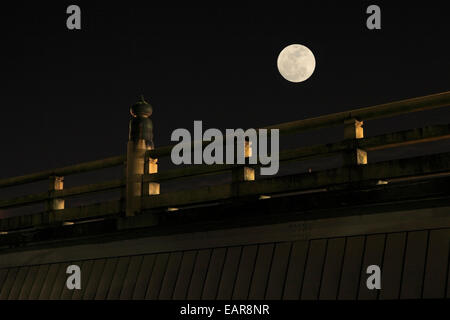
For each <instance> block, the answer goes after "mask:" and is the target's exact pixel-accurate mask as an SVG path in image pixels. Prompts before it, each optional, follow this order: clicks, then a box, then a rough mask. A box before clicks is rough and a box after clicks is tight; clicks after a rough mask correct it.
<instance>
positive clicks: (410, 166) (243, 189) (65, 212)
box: [0, 92, 450, 236]
mask: <svg viewBox="0 0 450 320" xmlns="http://www.w3.org/2000/svg"><path fill="white" fill-rule="evenodd" d="M448 106H450V92H444V93H440V94H434V95H430V96H425V97H420V98H414V99H409V100H403V101H398V102H393V103H387V104H382V105H378V106H373V107H368V108H362V109H356V110H351V111H345V112H340V113H335V114H330V115H325V116H320V117H316V118H311V119H305V120H299V121H293V122H288V123H282V124H278V125H273V126H268V127H265V128H262V129H279V130H280V134H281V135H282V136H283V135H288V134H293V133H298V132H303V131H308V130H315V129H321V128H328V127H333V126H343V138H344V139H343V140H342V141H340V142H337V143H330V144H322V145H313V146H307V147H302V148H295V149H288V150H281V151H280V154H279V161H280V165H282V164H283V163H286V162H291V161H302V160H305V159H314V158H319V157H329V156H332V155H343V157H344V165H343V166H342V167H339V168H333V169H328V170H323V171H318V172H307V173H299V174H293V175H288V176H274V177H270V178H264V179H255V175H254V169H255V168H257V167H259V166H261V165H260V164H256V165H249V164H244V165H218V164H215V165H191V166H187V167H182V168H174V169H171V170H167V171H163V172H158V169H157V165H156V162H157V161H158V160H157V159H162V158H164V157H168V156H170V154H171V150H172V148H173V147H174V146H173V145H169V146H165V147H158V148H156V149H150V150H147V151H145V152H144V153H143V155H142V157H143V159H142V160H143V165H144V168H143V174H136V175H135V176H133V177H128V178H127V177H124V178H123V179H118V180H113V181H106V182H101V183H95V184H90V185H83V186H78V187H72V188H68V189H64V186H63V184H64V179H65V178H66V177H68V176H70V175H73V174H78V173H83V172H90V171H95V170H100V169H105V168H110V167H117V166H124V165H126V163H127V156H126V155H121V156H117V157H112V158H107V159H102V160H97V161H92V162H86V163H81V164H77V165H73V166H68V167H64V168H59V169H54V170H47V171H43V172H38V173H34V174H29V175H24V176H19V177H13V178H6V179H1V180H0V188H2V189H3V188H8V187H12V186H19V185H24V184H28V183H32V182H36V181H42V180H48V181H49V188H48V190H47V191H44V192H41V193H37V194H31V195H26V196H21V197H15V198H11V199H5V200H0V209H8V208H13V207H20V206H25V205H31V204H36V203H45V210H44V211H43V212H40V213H36V214H28V215H23V216H18V217H9V218H4V219H0V236H1V235H6V234H8V233H14V232H22V231H24V230H28V229H35V228H46V227H48V226H58V225H64V224H65V225H67V224H72V223H78V222H84V223H86V222H88V221H91V220H92V221H93V220H98V219H99V218H100V219H103V218H108V219H120V220H121V221H122V224H123V220H124V219H125V220H126V219H132V218H131V217H127V214H126V212H127V208H128V207H127V203H130V202H134V203H135V205H136V206H137V209H138V210H137V214H144V215H145V214H146V213H145V212H147V211H154V210H160V211H164V210H167V209H169V211H174V210H178V209H182V208H183V207H184V206H192V205H198V204H205V203H209V202H218V201H219V202H220V201H225V200H226V201H228V200H232V199H236V198H239V197H245V198H248V197H250V198H255V199H257V198H260V197H262V198H269V197H271V196H272V195H275V194H280V193H289V192H297V191H305V190H311V189H321V190H327V188H337V187H341V188H346V187H355V186H368V185H377V184H380V183H383V184H384V183H389V181H393V180H395V179H399V178H405V177H418V176H426V175H436V174H448V173H450V152H443V153H440V154H434V155H427V156H421V157H414V158H407V159H397V160H389V161H382V162H377V163H373V164H371V163H369V162H368V158H367V152H368V151H372V150H380V149H387V148H393V147H399V146H404V145H411V144H417V143H425V142H430V141H437V140H443V139H448V138H450V124H448V123H446V124H441V125H432V126H426V127H423V128H416V129H411V130H404V131H399V132H394V133H385V134H382V135H378V136H373V137H364V133H363V121H366V120H372V119H380V118H388V117H394V116H397V115H401V114H406V113H411V112H417V111H424V110H430V109H434V108H440V107H448ZM447 122H448V121H447ZM207 143H209V142H204V144H207ZM447 151H448V150H447ZM128 157H129V155H128ZM132 160H133V161H135V160H136V159H132ZM128 161H130V160H129V159H128ZM223 173H231V175H232V182H231V183H228V184H222V185H214V186H208V187H201V188H195V189H188V190H181V191H176V192H168V193H164V192H161V189H160V184H162V185H163V186H164V183H165V182H166V181H169V180H178V179H183V178H188V177H200V176H203V175H217V174H223ZM130 178H131V179H130ZM130 181H132V183H139V188H140V192H139V196H133V197H130V196H129V194H127V193H126V192H122V199H119V200H112V201H105V202H102V203H98V204H94V205H87V206H81V207H74V208H65V206H64V201H65V200H66V199H69V198H71V197H74V196H80V195H86V194H92V193H95V192H101V191H107V190H117V189H120V190H125V189H126V187H127V183H130ZM162 191H164V188H163V189H162ZM130 198H132V199H130ZM132 215H134V214H132ZM128 216H130V214H128Z"/></svg>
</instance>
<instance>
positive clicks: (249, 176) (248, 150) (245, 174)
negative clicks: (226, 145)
mask: <svg viewBox="0 0 450 320" xmlns="http://www.w3.org/2000/svg"><path fill="white" fill-rule="evenodd" d="M244 154H245V159H246V160H247V159H248V158H250V157H251V156H252V145H251V141H245V145H244ZM231 179H232V182H233V183H235V182H243V181H253V180H255V169H253V168H251V167H247V166H242V167H237V168H235V169H233V170H232V178H231Z"/></svg>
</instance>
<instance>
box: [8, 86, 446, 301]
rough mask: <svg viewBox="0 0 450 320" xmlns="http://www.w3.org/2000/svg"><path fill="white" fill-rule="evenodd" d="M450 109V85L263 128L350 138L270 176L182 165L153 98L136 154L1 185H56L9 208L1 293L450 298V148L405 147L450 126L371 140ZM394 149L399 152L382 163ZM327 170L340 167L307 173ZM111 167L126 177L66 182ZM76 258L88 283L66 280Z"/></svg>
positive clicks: (286, 163) (293, 155)
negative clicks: (173, 158)
mask: <svg viewBox="0 0 450 320" xmlns="http://www.w3.org/2000/svg"><path fill="white" fill-rule="evenodd" d="M448 106H450V92H444V93H439V94H433V95H429V96H424V97H419V98H413V99H408V100H402V101H396V102H391V103H386V104H382V105H377V106H372V107H367V108H361V109H355V110H350V111H345V112H339V113H335V114H329V115H324V116H319V117H315V118H310V119H304V120H297V121H292V122H287V123H282V124H277V125H272V126H268V127H265V128H261V129H279V132H280V136H281V139H287V138H286V137H288V136H290V137H291V140H293V141H295V139H296V135H297V134H299V133H302V132H309V131H313V130H323V129H329V128H332V130H335V131H333V132H339V135H340V136H341V137H340V138H339V140H338V141H337V142H333V143H325V144H315V145H309V146H301V147H293V148H292V147H291V148H285V149H281V150H280V153H279V159H280V168H284V167H286V168H289V171H288V173H286V174H282V173H280V174H278V175H275V176H271V177H263V176H258V175H257V174H256V171H255V169H257V168H259V167H260V166H261V163H258V164H250V163H248V161H247V162H246V163H245V164H241V165H239V164H235V165H230V164H224V165H221V164H214V165H186V166H181V167H179V166H175V165H173V164H171V163H170V161H168V158H169V157H170V154H171V150H172V148H173V147H174V146H173V145H168V146H163V147H155V146H154V143H153V132H152V130H153V125H152V121H151V119H150V117H151V113H152V107H151V106H150V105H149V104H148V103H147V102H145V101H144V100H143V99H142V100H141V101H139V102H138V103H136V104H135V105H133V106H132V107H131V109H130V112H131V115H132V119H131V120H130V132H129V141H128V146H127V153H126V154H123V155H118V156H115V157H111V158H106V159H101V160H96V161H91V162H85V163H79V164H76V165H71V166H67V167H62V168H57V169H52V170H46V171H42V172H37V173H33V174H27V175H23V176H18V177H11V178H4V179H1V180H0V190H1V191H3V190H20V188H22V187H25V186H27V185H30V184H34V183H39V182H45V183H48V188H47V189H43V190H41V191H39V192H33V193H31V194H24V195H20V196H18V195H16V196H7V197H4V198H2V199H0V210H1V211H0V212H3V214H4V215H3V216H2V217H1V219H0V299H197V300H198V299H307V300H311V299H312V300H314V299H332V300H334V299H350V300H354V299H405V298H444V297H447V298H448V297H450V285H449V281H450V278H449V267H450V266H449V250H450V197H449V196H450V188H449V187H448V186H449V182H450V150H440V151H439V152H437V153H436V152H429V153H427V154H421V155H414V156H408V157H402V158H396V157H395V156H394V153H392V154H391V153H390V152H389V151H390V150H395V149H396V148H400V147H404V146H412V145H417V148H418V149H420V150H427V149H426V148H424V146H427V145H430V144H433V143H435V142H436V141H440V140H445V139H449V138H450V123H449V122H448V120H449V119H445V118H443V119H442V120H443V123H441V124H435V125H428V126H422V127H419V128H414V129H408V130H402V131H394V132H385V133H382V134H377V135H373V136H365V135H364V128H367V126H368V125H370V124H371V123H372V122H371V121H372V120H375V121H376V120H378V119H385V118H395V117H399V116H402V115H406V114H411V113H415V112H417V114H419V115H420V114H421V112H424V111H427V110H431V109H438V108H440V109H441V110H442V109H443V108H445V107H448ZM364 122H366V125H364ZM336 130H337V131H336ZM203 144H204V145H206V144H207V143H206V142H203ZM245 151H246V155H247V157H248V156H249V154H251V151H252V150H251V145H249V144H246V150H245ZM379 151H381V152H384V153H383V155H384V159H382V160H381V161H374V162H371V161H370V159H371V157H370V156H371V154H372V153H375V152H379ZM333 159H334V160H333ZM336 159H338V160H336ZM164 161H166V162H165V164H166V167H167V170H159V168H158V166H159V167H162V165H161V164H162V163H164ZM315 161H322V163H325V164H327V165H328V166H327V167H326V168H324V169H314V170H313V169H309V168H308V169H309V170H304V165H303V166H302V163H307V162H309V163H314V162H315ZM111 168H115V170H119V171H120V172H122V176H121V177H120V178H116V179H110V180H107V181H101V182H98V181H96V182H95V183H89V184H82V185H77V186H74V187H70V188H65V187H64V184H65V183H66V182H69V181H70V179H71V177H74V176H76V175H79V174H84V173H91V172H98V171H101V170H104V169H111ZM302 168H303V169H302ZM281 171H282V170H281ZM193 181H194V182H193ZM205 181H206V182H208V183H206V182H205ZM169 185H172V186H173V185H175V186H178V188H175V189H174V190H170V188H169V187H167V188H166V186H169ZM105 192H106V193H107V192H114V194H115V195H116V196H115V198H114V197H112V198H111V197H110V196H109V197H106V196H104V195H103V196H102V194H104V193H105ZM80 197H93V199H95V203H79V201H78V202H77V201H73V199H79V198H80ZM71 203H72V204H73V205H70V204H71ZM67 204H69V205H67ZM30 206H32V207H33V208H34V212H27V211H26V210H25V211H15V213H11V214H8V212H13V211H11V210H17V209H21V208H27V207H30ZM36 208H37V209H36ZM17 212H20V213H19V214H18V213H17ZM72 264H76V265H79V266H80V268H81V271H82V289H81V290H69V289H67V288H66V286H65V283H66V278H67V275H66V268H67V266H69V265H72ZM370 265H378V266H380V269H381V274H382V288H381V290H369V289H368V288H367V286H366V279H367V277H368V275H367V273H366V269H367V267H368V266H370Z"/></svg>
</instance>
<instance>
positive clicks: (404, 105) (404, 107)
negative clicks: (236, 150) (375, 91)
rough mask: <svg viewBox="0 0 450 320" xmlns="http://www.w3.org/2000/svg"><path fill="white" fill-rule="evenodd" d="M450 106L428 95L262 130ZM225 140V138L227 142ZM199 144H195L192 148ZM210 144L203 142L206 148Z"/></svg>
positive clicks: (162, 150)
mask: <svg viewBox="0 0 450 320" xmlns="http://www.w3.org/2000/svg"><path fill="white" fill-rule="evenodd" d="M446 106H450V91H447V92H443V93H437V94H432V95H428V96H423V97H418V98H413V99H406V100H401V101H395V102H390V103H385V104H380V105H376V106H372V107H366V108H360V109H354V110H349V111H343V112H338V113H332V114H327V115H323V116H319V117H315V118H309V119H304V120H296V121H291V122H284V123H280V124H275V125H270V126H266V127H262V128H260V129H267V130H271V129H279V130H280V134H283V135H284V134H293V133H299V132H303V131H308V130H315V129H322V128H326V127H333V126H337V125H342V124H344V121H345V120H347V119H352V118H355V119H358V120H360V121H363V120H374V119H381V118H389V117H394V116H397V115H401V114H405V113H411V112H418V111H425V110H431V109H436V108H440V107H446ZM224 140H225V139H224ZM194 143H196V142H193V143H192V144H191V146H193V144H194ZM208 143H209V142H203V144H204V145H206V144H208ZM174 146H175V144H174V145H167V146H164V147H159V148H156V149H153V150H149V151H147V154H148V156H149V157H150V158H161V157H165V156H168V155H170V153H171V151H172V148H173V147H174Z"/></svg>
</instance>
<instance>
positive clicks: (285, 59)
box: [277, 44, 316, 82]
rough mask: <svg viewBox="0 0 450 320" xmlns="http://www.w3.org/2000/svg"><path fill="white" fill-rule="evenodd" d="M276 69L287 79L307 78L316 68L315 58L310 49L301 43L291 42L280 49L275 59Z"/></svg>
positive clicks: (292, 80) (299, 79)
mask: <svg viewBox="0 0 450 320" xmlns="http://www.w3.org/2000/svg"><path fill="white" fill-rule="evenodd" d="M277 66H278V71H279V72H280V74H281V75H282V76H283V78H285V79H286V80H288V81H291V82H302V81H305V80H307V79H308V78H309V77H311V75H312V74H313V72H314V69H315V68H316V59H315V58H314V54H313V53H312V51H311V50H309V49H308V48H307V47H305V46H303V45H301V44H291V45H289V46H287V47H286V48H284V49H283V50H281V52H280V54H279V56H278V60H277Z"/></svg>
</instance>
